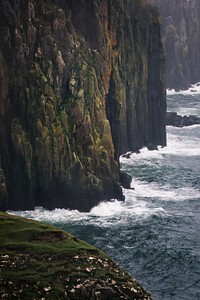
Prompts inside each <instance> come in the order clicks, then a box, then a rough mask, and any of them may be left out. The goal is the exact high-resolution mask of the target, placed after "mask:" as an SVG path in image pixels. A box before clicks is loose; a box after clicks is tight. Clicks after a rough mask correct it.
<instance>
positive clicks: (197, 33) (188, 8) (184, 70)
mask: <svg viewBox="0 0 200 300" xmlns="http://www.w3.org/2000/svg"><path fill="white" fill-rule="evenodd" d="M150 2H151V3H152V4H155V5H157V6H158V8H159V9H160V12H161V17H162V20H161V24H162V37H163V44H164V48H165V52H166V85H167V87H168V88H175V89H177V90H179V89H187V88H188V87H189V85H190V84H191V83H196V82H198V81H200V76H199V68H200V51H199V45H200V22H199V18H200V2H199V0H190V1H188V0H176V1H174V0H169V1H164V0H150Z"/></svg>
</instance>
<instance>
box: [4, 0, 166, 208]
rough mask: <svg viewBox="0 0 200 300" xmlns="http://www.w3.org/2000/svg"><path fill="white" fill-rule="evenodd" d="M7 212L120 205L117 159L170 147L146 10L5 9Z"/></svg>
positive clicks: (58, 2) (131, 4)
mask: <svg viewBox="0 0 200 300" xmlns="http://www.w3.org/2000/svg"><path fill="white" fill-rule="evenodd" d="M0 38H1V43H0V155H1V163H2V169H3V171H4V174H5V178H6V186H7V191H8V208H10V209H32V208H34V207H35V206H36V205H40V206H43V207H46V208H49V209H52V208H54V207H64V208H78V209H79V210H83V211H87V210H89V209H90V208H91V207H92V206H94V205H96V204H97V203H98V202H99V201H101V200H104V199H110V198H113V197H115V198H118V199H123V195H122V191H121V187H120V174H119V165H118V158H119V155H120V154H121V153H123V152H125V151H127V150H133V151H134V150H137V149H139V148H141V147H143V146H145V145H148V144H149V143H151V144H154V145H157V144H161V145H165V143H166V140H165V139H166V137H165V90H164V88H165V87H164V75H163V74H164V58H163V51H162V45H161V40H160V25H159V18H158V13H157V10H156V9H154V8H152V7H151V6H149V5H148V4H147V3H146V1H145V0H144V1H141V0H140V1H138V0H135V1H129V0H126V1H122V0H121V1H120V0H119V1H116V0H114V1H111V0H104V1H100V0H93V1H92V0H73V1H64V0H54V1H53V0H52V1H49V0H45V1H37V0H30V1H28V0H25V1H22V0H18V1H13V0H9V1H7V0H1V1H0Z"/></svg>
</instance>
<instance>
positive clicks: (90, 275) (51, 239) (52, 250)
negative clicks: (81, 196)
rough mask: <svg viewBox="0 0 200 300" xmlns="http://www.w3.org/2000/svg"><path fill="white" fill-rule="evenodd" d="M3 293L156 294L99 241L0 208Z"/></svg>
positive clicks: (138, 297)
mask: <svg viewBox="0 0 200 300" xmlns="http://www.w3.org/2000/svg"><path fill="white" fill-rule="evenodd" d="M0 240H1V244H0V264H1V277H0V298H1V299H5V300H7V299H46V300H52V299H59V300H62V299H66V300H70V299H77V300H81V299H84V300H86V299H88V300H98V299H99V300H113V299H135V300H150V299H151V296H150V294H149V293H148V292H146V291H145V290H144V289H143V288H142V287H141V286H140V285H139V284H138V283H137V282H136V280H135V279H134V278H133V277H131V275H130V274H128V273H127V272H124V271H123V270H121V269H120V267H119V266H118V265H117V264H116V263H115V262H114V261H112V260H111V259H110V258H109V257H108V256H106V255H105V254H104V253H103V252H102V251H99V250H98V249H96V248H95V247H93V246H91V245H89V244H87V243H86V242H83V241H81V240H78V239H77V238H75V237H74V236H72V235H70V234H68V233H67V232H64V231H62V230H60V229H59V228H55V227H53V226H50V225H47V224H41V223H39V222H35V221H31V220H28V219H25V218H19V217H16V216H12V215H8V214H5V213H1V212H0Z"/></svg>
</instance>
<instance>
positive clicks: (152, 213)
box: [12, 83, 200, 300]
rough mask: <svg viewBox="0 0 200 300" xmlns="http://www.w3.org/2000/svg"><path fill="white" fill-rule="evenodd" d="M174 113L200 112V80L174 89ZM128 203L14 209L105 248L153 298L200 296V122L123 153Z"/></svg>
mask: <svg viewBox="0 0 200 300" xmlns="http://www.w3.org/2000/svg"><path fill="white" fill-rule="evenodd" d="M167 107H168V109H167V110H168V111H175V112H177V113H178V114H180V115H197V116H200V83H198V84H195V85H193V86H191V87H190V88H189V89H188V90H187V91H179V92H176V91H174V90H168V91H167ZM120 164H121V169H122V170H124V171H125V172H127V173H128V174H130V175H131V176H132V183H131V185H132V187H133V188H134V190H133V189H130V190H126V189H124V194H125V197H126V200H125V202H118V201H116V200H115V199H113V201H110V202H102V203H100V204H99V205H98V206H96V207H94V208H93V209H92V210H91V211H90V212H89V213H81V212H78V211H76V210H72V211H70V210H65V209H55V210H53V211H47V210H44V209H43V208H41V207H37V208H36V209H35V210H34V211H18V212H12V213H15V214H17V215H21V216H25V217H29V218H32V219H35V220H39V221H43V222H47V223H51V224H54V225H56V226H58V227H60V228H62V229H64V230H67V231H69V232H70V233H72V234H74V235H76V236H77V237H78V238H80V239H83V240H86V241H87V242H89V243H91V244H93V245H95V246H96V247H98V248H100V249H103V250H104V251H105V252H106V253H107V254H108V255H110V256H111V257H112V258H113V259H114V260H115V261H116V262H117V263H118V264H119V265H120V266H121V268H123V269H124V270H126V271H128V272H129V273H130V274H131V275H133V276H134V277H135V278H136V280H137V281H138V282H139V283H140V284H141V285H142V286H143V287H144V288H145V289H146V290H148V291H149V292H150V293H151V295H152V298H153V299H154V300H200V125H192V126H188V127H183V128H178V127H172V126H167V147H164V148H161V147H159V148H158V150H154V151H148V150H147V149H145V148H144V149H142V150H141V151H140V153H138V154H135V153H133V154H131V156H130V158H129V159H128V158H125V157H121V159H120Z"/></svg>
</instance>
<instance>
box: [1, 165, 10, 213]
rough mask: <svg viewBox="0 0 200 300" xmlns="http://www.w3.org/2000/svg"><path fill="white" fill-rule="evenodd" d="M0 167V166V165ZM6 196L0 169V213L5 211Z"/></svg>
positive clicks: (4, 183)
mask: <svg viewBox="0 0 200 300" xmlns="http://www.w3.org/2000/svg"><path fill="white" fill-rule="evenodd" d="M0 167H1V165H0ZM7 201H8V195H7V190H6V182H5V177H4V173H3V170H2V169H1V168H0V211H6V208H7Z"/></svg>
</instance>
